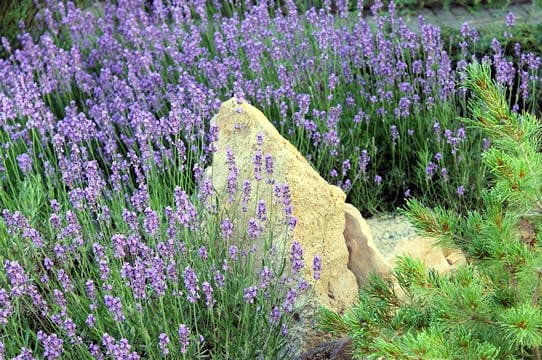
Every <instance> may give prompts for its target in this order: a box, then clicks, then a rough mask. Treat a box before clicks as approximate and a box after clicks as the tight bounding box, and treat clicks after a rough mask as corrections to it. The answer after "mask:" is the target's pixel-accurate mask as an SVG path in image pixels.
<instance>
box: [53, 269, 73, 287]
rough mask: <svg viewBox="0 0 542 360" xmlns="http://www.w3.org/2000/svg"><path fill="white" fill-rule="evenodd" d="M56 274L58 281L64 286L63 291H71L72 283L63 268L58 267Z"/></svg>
mask: <svg viewBox="0 0 542 360" xmlns="http://www.w3.org/2000/svg"><path fill="white" fill-rule="evenodd" d="M56 276H57V278H58V281H59V282H60V284H61V285H62V287H63V288H64V291H72V290H73V284H72V282H71V280H70V278H69V277H68V275H67V274H66V272H65V271H64V269H59V270H58V271H57V273H56Z"/></svg>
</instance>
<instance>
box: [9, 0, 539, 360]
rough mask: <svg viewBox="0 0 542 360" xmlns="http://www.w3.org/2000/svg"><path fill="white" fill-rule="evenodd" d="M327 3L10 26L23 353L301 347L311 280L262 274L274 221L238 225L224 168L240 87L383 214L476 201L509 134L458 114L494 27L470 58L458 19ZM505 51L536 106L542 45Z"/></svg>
mask: <svg viewBox="0 0 542 360" xmlns="http://www.w3.org/2000/svg"><path fill="white" fill-rule="evenodd" d="M324 5H325V6H324V7H323V8H322V9H321V10H315V9H309V10H307V11H304V12H302V11H300V10H299V9H298V8H296V6H295V4H294V3H293V2H292V1H285V2H283V3H280V4H278V3H275V2H269V3H268V2H265V1H264V2H259V3H258V4H257V5H252V4H245V6H244V10H243V11H239V10H238V8H237V7H235V6H231V4H229V5H228V3H227V2H219V1H215V2H212V4H210V3H209V4H208V2H206V1H189V2H178V1H171V2H170V1H159V0H155V1H143V0H132V1H127V0H118V1H105V2H98V3H96V5H95V6H94V7H92V8H90V9H86V10H84V11H83V10H82V9H80V8H78V7H76V6H75V5H74V4H73V3H71V2H55V1H52V0H49V1H47V2H46V5H45V8H44V9H43V10H42V11H41V12H40V14H39V17H38V19H37V21H39V22H40V23H41V24H43V27H44V28H43V30H44V31H43V34H42V35H41V36H40V37H39V39H33V38H32V36H31V35H30V34H29V33H27V32H25V31H24V29H23V31H21V34H20V35H19V36H18V43H19V44H18V46H17V47H13V48H12V45H14V44H10V43H9V41H7V40H6V39H2V47H3V51H4V52H5V53H7V54H9V56H8V57H7V58H3V59H0V124H1V127H0V143H1V144H2V146H1V148H0V209H3V211H2V218H3V222H2V223H1V224H2V225H0V241H1V242H2V252H1V255H2V260H3V266H4V271H3V272H2V273H1V275H0V279H1V280H0V290H1V291H0V304H1V305H0V315H1V318H0V320H1V324H2V326H3V334H5V335H6V336H9V339H8V338H6V339H4V340H3V347H2V348H1V351H3V353H4V354H5V356H6V357H14V356H18V358H19V359H29V358H32V357H33V356H44V357H46V358H48V359H55V358H58V356H59V355H58V354H59V353H63V354H64V356H66V357H67V358H98V359H99V358H138V357H142V358H160V357H161V356H162V357H165V358H167V357H172V358H182V357H185V358H193V357H198V356H202V357H203V356H211V357H212V356H218V357H224V358H228V357H229V358H254V357H256V358H257V357H264V358H269V357H276V356H279V355H280V354H285V351H287V350H286V348H285V347H284V346H285V343H284V342H285V341H284V339H285V334H284V333H285V332H286V331H287V328H288V325H289V322H290V319H291V316H292V311H293V310H294V307H292V306H290V305H291V304H292V303H293V302H294V299H295V297H296V296H295V295H298V292H299V291H300V289H299V286H301V288H302V289H303V288H305V287H306V284H304V283H302V282H301V283H299V281H300V280H299V279H297V277H296V276H288V274H287V272H284V271H285V270H284V268H283V267H282V266H280V267H274V265H276V264H280V262H281V260H282V259H275V260H267V261H268V263H264V264H263V265H262V266H263V267H262V268H260V263H258V264H255V263H254V262H253V261H251V260H250V259H253V258H252V254H251V253H250V252H248V253H246V252H245V253H243V250H246V248H245V247H243V246H241V245H242V244H236V243H235V242H234V240H236V241H240V240H241V239H243V238H245V237H246V238H250V237H254V236H255V234H256V233H257V226H256V227H255V224H256V223H255V222H253V223H249V224H243V226H245V227H246V228H242V230H243V231H242V232H241V234H244V235H242V236H240V238H239V239H229V238H228V236H230V235H229V234H230V231H232V229H231V228H232V226H234V224H235V223H236V219H235V218H234V217H231V218H229V217H225V216H224V215H223V214H220V213H218V212H216V210H217V207H216V204H215V203H213V201H212V199H213V198H214V194H213V188H212V184H211V183H210V182H209V181H208V180H206V179H205V176H204V169H205V168H206V166H207V165H208V164H209V162H210V159H211V156H212V152H213V149H214V148H213V141H214V140H216V137H217V129H216V128H213V127H211V126H210V123H209V120H210V119H211V117H212V116H213V115H214V113H215V112H216V111H217V109H218V106H219V104H220V102H221V100H224V99H226V98H228V97H230V96H232V95H235V96H237V97H239V98H244V99H247V100H248V101H250V102H252V103H254V104H255V105H257V106H258V107H259V108H261V109H262V110H263V111H264V113H265V115H266V116H267V117H268V118H270V119H271V120H272V121H273V122H274V124H275V125H276V126H277V128H278V129H279V130H280V131H281V133H282V134H283V135H284V136H285V137H287V138H288V139H289V140H290V141H291V142H292V143H293V144H295V145H296V146H297V147H298V148H299V149H300V150H301V152H302V153H303V154H304V155H305V156H306V157H307V158H308V159H309V160H310V161H311V162H312V164H314V166H315V167H316V168H317V169H318V170H319V172H320V173H321V174H322V175H323V176H324V177H326V178H327V179H328V180H329V181H330V182H332V183H335V184H338V185H339V186H341V187H342V188H343V189H344V190H345V191H346V192H348V195H349V200H350V201H351V202H353V203H354V204H355V205H357V206H358V207H359V208H360V209H361V210H362V211H363V212H364V213H371V212H375V211H382V210H390V209H393V208H395V206H396V205H398V204H401V203H402V202H403V201H404V199H405V198H408V197H411V196H418V197H422V198H425V203H426V204H428V205H430V204H431V203H432V202H440V203H442V204H443V205H444V206H450V207H454V208H456V209H457V210H463V209H465V208H466V207H467V204H468V205H469V207H472V206H474V207H476V205H477V204H478V201H479V191H480V189H482V188H483V185H484V184H485V183H486V180H487V179H486V174H485V173H484V172H483V171H478V169H481V168H482V167H480V166H479V165H480V154H481V152H482V151H484V150H485V149H487V148H488V147H489V146H490V143H489V141H488V140H486V139H483V138H482V137H481V135H480V134H479V133H477V132H476V131H473V130H471V129H467V128H466V127H465V126H464V125H463V124H462V123H461V122H460V121H457V120H456V118H457V115H461V114H462V113H463V112H464V111H465V109H466V105H465V104H466V98H467V97H468V94H466V93H465V92H464V91H462V90H461V89H459V88H458V86H457V82H458V80H461V79H462V78H463V77H464V76H465V71H466V70H465V69H466V67H467V63H468V62H470V60H471V55H472V54H473V53H474V49H475V47H476V42H477V36H478V35H477V32H476V30H475V29H472V28H470V27H469V26H464V28H463V29H462V32H461V36H462V38H461V43H460V44H459V45H460V47H461V49H462V51H461V57H460V59H459V60H457V61H452V60H451V59H450V56H449V54H448V53H447V51H446V49H444V48H443V41H442V37H441V33H440V29H439V28H438V27H435V26H432V25H430V24H425V23H423V20H421V22H422V24H421V32H420V33H415V32H412V31H411V30H409V29H408V28H407V27H406V25H405V24H404V22H403V21H402V20H401V19H400V18H399V17H397V16H396V14H395V11H394V7H393V4H391V5H390V8H389V9H388V12H383V11H382V10H383V9H382V4H381V3H380V2H378V1H377V2H375V4H374V6H373V7H372V8H371V11H372V14H373V16H374V17H373V19H374V24H373V23H369V22H368V21H367V19H366V18H364V17H363V16H361V14H362V12H361V11H360V12H359V14H358V15H357V16H356V13H355V12H354V13H351V12H349V11H348V10H351V9H349V8H348V4H347V3H346V2H344V3H341V2H337V3H336V6H335V5H334V7H333V9H332V8H331V5H329V4H328V2H325V4H324ZM511 25H512V24H511ZM506 46H511V45H510V44H501V43H499V42H497V41H495V43H494V46H493V53H492V54H488V60H489V61H491V63H492V65H493V66H494V67H495V69H496V80H497V81H498V82H499V83H500V84H502V85H503V86H505V87H506V89H508V91H509V94H514V95H513V96H512V95H510V96H509V101H510V102H511V103H512V105H513V104H514V103H517V104H518V106H522V105H523V104H525V103H528V104H534V103H536V102H533V101H527V100H526V99H527V98H529V99H530V98H532V96H533V94H534V93H535V90H536V89H537V88H539V86H540V79H539V75H538V71H539V68H540V59H539V58H538V57H536V56H534V55H533V54H529V53H523V52H522V51H521V49H517V51H516V52H515V53H514V56H513V57H510V56H508V55H506V52H504V51H503V48H504V47H506ZM520 110H521V108H518V109H517V111H520ZM531 110H532V109H531ZM535 110H536V109H535ZM473 169H476V170H473ZM231 170H232V172H233V173H235V171H233V170H234V167H232V169H231ZM452 175H453V176H452ZM255 176H259V175H258V174H255ZM242 180H243V179H238V181H239V183H238V187H239V189H242ZM240 206H242V204H240ZM251 210H253V211H257V209H251ZM260 210H261V209H260ZM285 216H288V215H287V214H286V215H285ZM254 219H257V220H258V221H264V220H263V217H262V215H261V214H259V215H258V214H257V213H256V212H255V215H254ZM237 230H239V228H238V229H237ZM233 245H235V246H238V248H237V249H236V248H232V247H231V246H233ZM295 249H296V254H297V255H295V256H293V255H292V260H293V261H294V264H293V265H294V266H293V269H294V270H295V269H296V267H297V266H298V265H299V264H300V261H299V260H300V258H299V254H298V251H299V250H298V249H297V247H296V248H295ZM317 263H318V262H316V264H317ZM256 265H257V266H256ZM266 266H267V268H266ZM315 268H316V269H317V268H318V266H315ZM281 269H282V270H284V271H281ZM262 274H265V275H262ZM294 275H295V274H294ZM262 277H263V278H265V279H269V281H270V283H269V284H268V285H267V282H265V283H264V285H265V286H262V281H263V280H262ZM266 281H267V280H266ZM277 354H279V355H277ZM285 356H286V355H285Z"/></svg>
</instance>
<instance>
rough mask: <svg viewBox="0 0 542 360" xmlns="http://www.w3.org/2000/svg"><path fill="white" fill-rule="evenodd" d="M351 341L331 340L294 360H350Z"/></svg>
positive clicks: (343, 339) (344, 339)
mask: <svg viewBox="0 0 542 360" xmlns="http://www.w3.org/2000/svg"><path fill="white" fill-rule="evenodd" d="M352 359H353V358H352V340H351V339H349V338H342V339H339V340H332V341H327V342H325V343H323V344H322V345H319V346H318V347H317V348H314V349H312V350H309V351H307V352H305V353H303V354H301V355H300V356H298V357H297V358H296V359H295V360H352Z"/></svg>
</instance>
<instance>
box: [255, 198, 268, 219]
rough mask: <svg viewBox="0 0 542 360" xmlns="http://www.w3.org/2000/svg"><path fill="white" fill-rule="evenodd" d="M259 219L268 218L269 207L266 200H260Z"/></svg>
mask: <svg viewBox="0 0 542 360" xmlns="http://www.w3.org/2000/svg"><path fill="white" fill-rule="evenodd" d="M256 217H257V218H258V220H261V221H266V220H267V208H266V206H265V200H258V208H257V215H256Z"/></svg>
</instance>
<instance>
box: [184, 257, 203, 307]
mask: <svg viewBox="0 0 542 360" xmlns="http://www.w3.org/2000/svg"><path fill="white" fill-rule="evenodd" d="M183 279H184V286H185V287H186V290H187V291H188V295H187V299H188V301H189V302H191V303H195V302H196V301H198V300H199V298H200V295H199V286H198V277H197V276H196V273H195V272H194V270H192V268H191V267H190V266H187V267H186V268H185V269H184V272H183Z"/></svg>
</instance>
